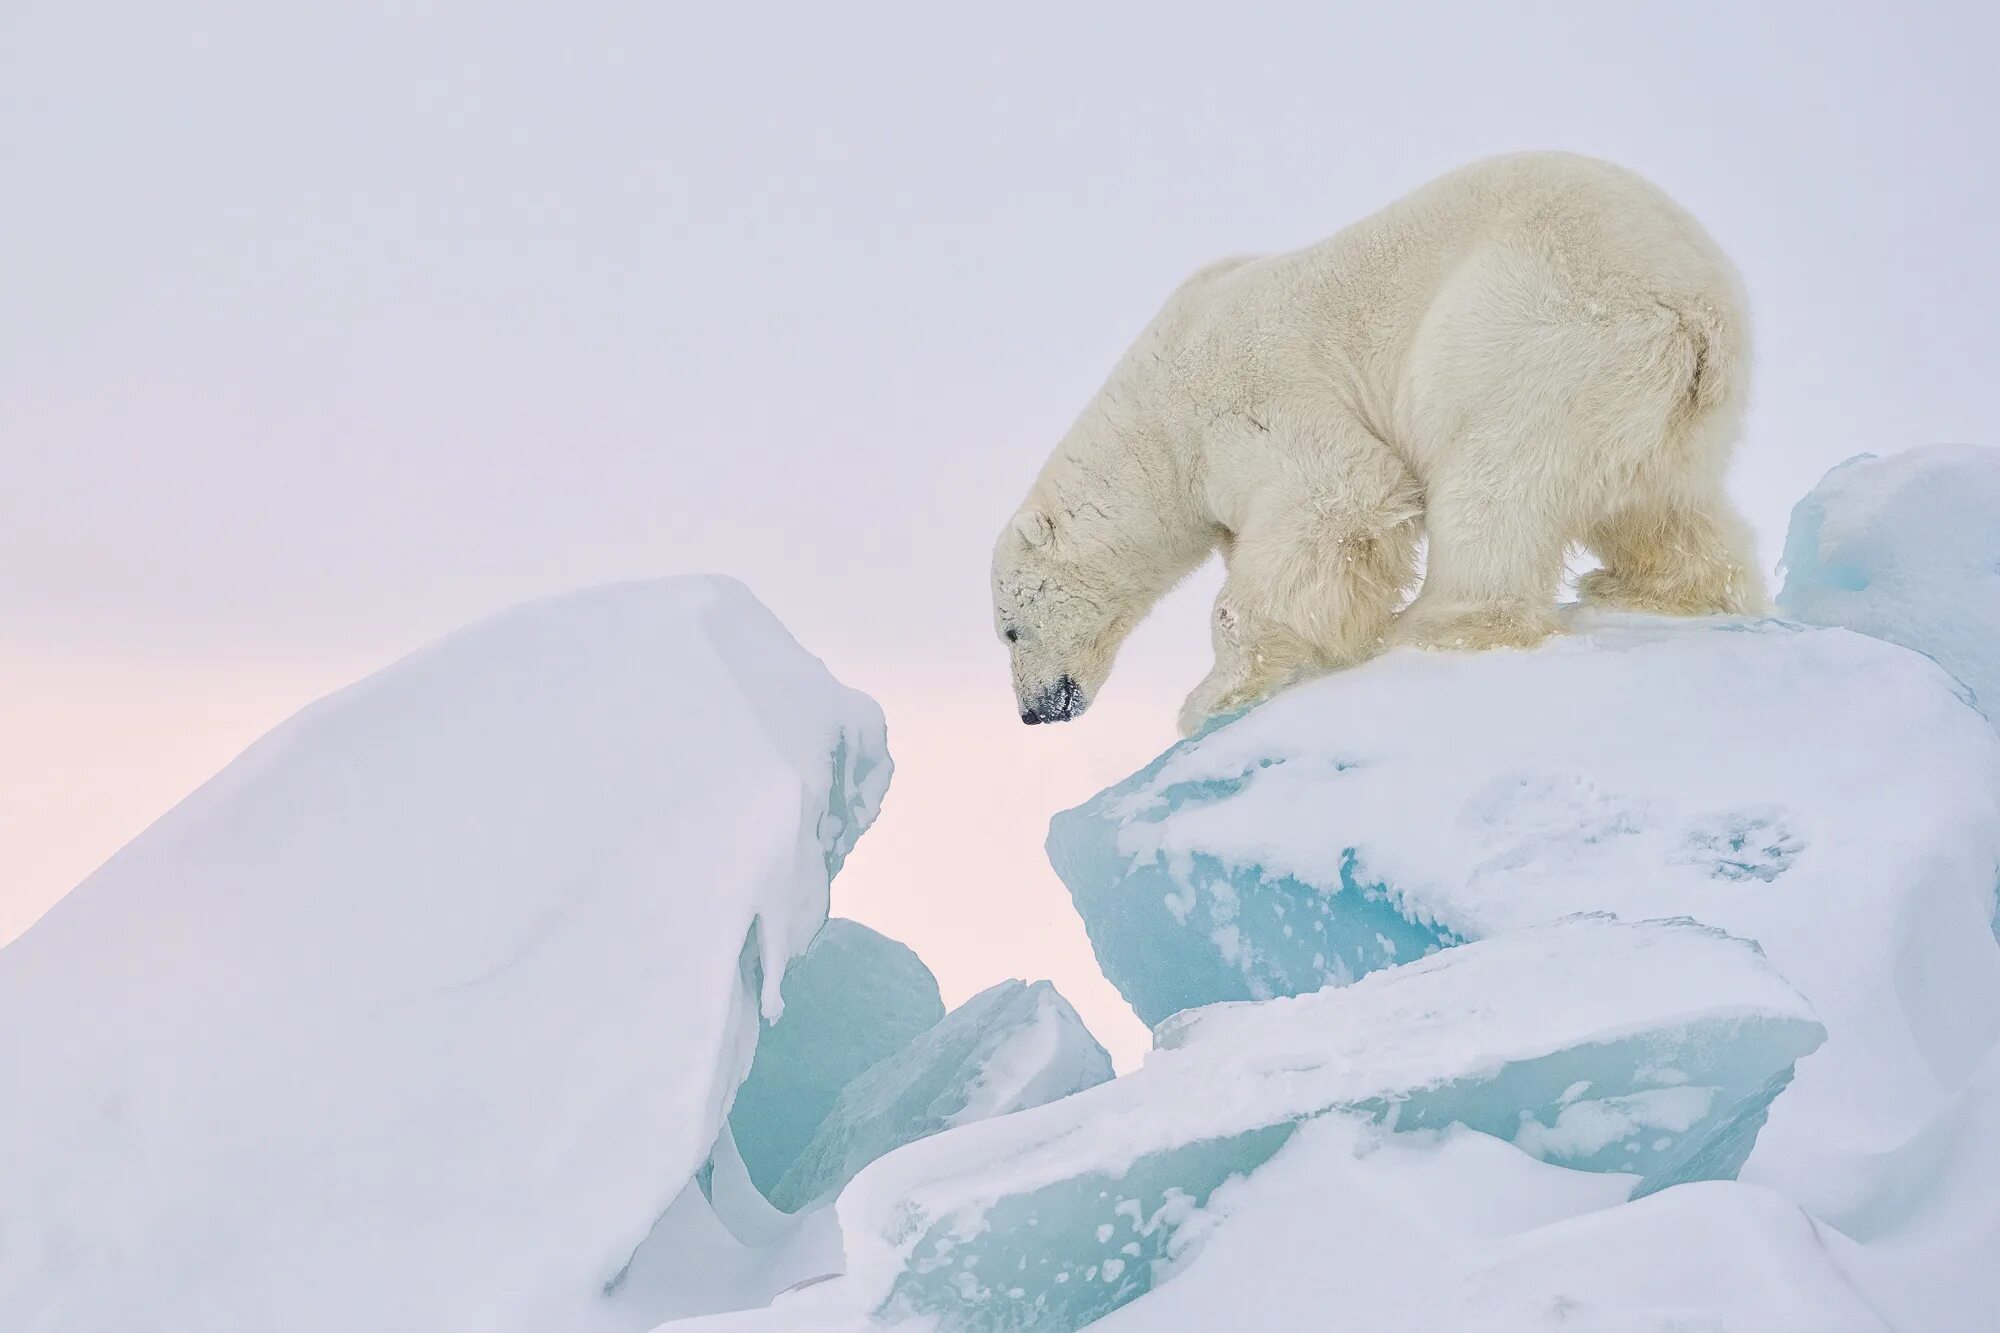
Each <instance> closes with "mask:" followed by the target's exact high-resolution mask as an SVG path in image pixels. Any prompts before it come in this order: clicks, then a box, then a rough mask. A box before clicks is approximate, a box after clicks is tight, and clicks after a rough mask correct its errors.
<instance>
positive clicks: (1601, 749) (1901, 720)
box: [1050, 615, 2000, 1203]
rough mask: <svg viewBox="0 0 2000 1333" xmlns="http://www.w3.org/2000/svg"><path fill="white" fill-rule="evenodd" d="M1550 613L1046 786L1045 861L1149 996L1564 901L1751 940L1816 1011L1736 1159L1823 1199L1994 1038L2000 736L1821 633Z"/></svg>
mask: <svg viewBox="0 0 2000 1333" xmlns="http://www.w3.org/2000/svg"><path fill="white" fill-rule="evenodd" d="M1570 628H1571V632H1570V633H1568V634H1565V635H1562V636H1559V637H1557V638H1554V639H1552V640H1550V641H1549V642H1548V643H1547V644H1545V645H1543V646H1542V647H1540V648H1538V649H1536V650H1534V651H1532V652H1505V651H1502V652H1490V653H1480V654H1472V655H1457V654H1445V653H1421V652H1413V651H1398V652H1392V653H1389V654H1387V655H1385V656H1383V657H1381V658H1378V659H1377V660H1375V661H1373V662H1370V663H1368V664H1367V665H1365V666H1362V667H1359V668H1356V669H1355V670H1352V671H1348V672H1344V673H1341V674H1339V675H1336V676H1332V677H1328V678H1326V679H1323V680H1319V681H1315V682H1312V683H1309V684H1306V685H1302V686H1300V687H1298V688H1296V689H1294V690H1291V691H1288V692H1286V693H1284V694H1282V695H1280V696H1278V697H1277V698H1275V699H1273V700H1271V701H1270V702H1268V703H1266V704H1264V705H1263V706H1261V707H1259V708H1257V709H1255V710H1254V711H1252V712H1251V713H1249V714H1247V715H1246V716H1244V717H1242V718H1240V719H1238V720H1236V721H1234V722H1232V723H1229V724H1227V725H1224V726H1222V727H1219V728H1217V729H1216V730H1214V731H1211V732H1210V733H1208V734H1207V735H1205V736H1202V737H1200V738H1198V739H1195V740H1191V741H1187V742H1183V743H1182V744H1180V745H1177V746H1175V747H1174V748H1173V749H1172V750H1171V751H1169V752H1168V753H1167V754H1166V755H1165V756H1163V757H1162V758H1161V759H1160V760H1159V761H1158V762H1156V763H1154V764H1153V765H1151V766H1149V767H1148V768H1147V769H1146V770H1145V771H1144V772H1143V773H1141V774H1139V775H1138V776H1136V777H1135V778H1133V779H1131V780H1129V781H1128V782H1126V783H1123V784H1121V785H1119V786H1118V787H1114V788H1112V789H1111V790H1109V791H1107V792H1105V793H1103V794H1101V795H1100V796H1098V797H1097V798H1095V799H1094V800H1092V801H1091V802H1089V803H1088V804H1087V805H1085V806H1083V807H1081V808H1079V809H1077V810H1074V811H1070V812H1067V813H1065V814H1063V815H1059V816H1058V817H1057V819H1056V821H1055V824H1054V827H1053V830H1052V832H1051V835H1050V854H1051V857H1052V859H1053V860H1054V862H1055V864H1056V867H1057V869H1058V871H1059V872H1060V873H1061V874H1062V876H1063V878H1064V880H1065V881H1066V882H1067V883H1068V884H1069V886H1070V888H1071V891H1072V893H1073V894H1074V895H1075V898H1076V902H1077V905H1078V907H1079V909H1080V910H1081V911H1082V913H1083V915H1084V918H1085V921H1086V924H1087V925H1088V926H1089V928H1090V932H1091V937H1092V942H1093V944H1094V945H1095V946H1096V948H1097V950H1098V955H1099V958H1100V959H1101V960H1102V962H1103V964H1104V967H1105V971H1106V973H1107V975H1109V976H1110V978H1111V979H1112V981H1113V982H1115V983H1116V984H1117V985H1118V987H1119V989H1120V990H1121V991H1122V992H1123V993H1124V994H1125V996H1126V998H1127V999H1128V1000H1130V1001H1131V1002H1132V1004H1133V1007H1134V1008H1135V1009H1137V1010H1138V1011H1139V1013H1140V1015H1141V1017H1143V1018H1147V1019H1149V1020H1154V1021H1157V1020H1158V1019H1160V1018H1162V1017H1164V1016H1165V1014H1166V1013H1167V1012H1171V1011H1172V1010H1174V1009H1177V1008H1179V1007H1181V1006H1183V1005H1186V1004H1189V1003H1192V1002H1195V1001H1198V1000H1205V999H1234V998H1240V997H1245V996H1248V997H1259V996H1262V995H1265V994H1271V993H1282V992H1285V991H1296V990H1303V989H1307V988H1310V987H1312V986H1316V985H1319V984H1321V983H1323V982H1342V981H1346V980H1348V979H1349V977H1350V976H1352V975H1353V974H1355V973H1357V972H1362V971H1365V970H1367V969H1368V968H1370V967H1379V966H1382V965H1384V964H1387V963H1391V962H1394V961H1398V960H1401V959H1406V958H1408V957H1409V956H1411V954H1412V953H1420V952H1422V951H1423V950H1424V949H1427V948H1433V947H1436V946H1438V945H1440V944H1444V943H1447V942H1449V941H1450V940H1452V939H1479V938H1486V937H1492V936H1496V935H1500V934H1504V933H1505V932H1507V931H1510V930H1516V929H1519V928H1522V927H1524V926H1529V925H1533V924H1536V923H1538V922H1547V921H1552V920H1555V919H1557V918H1560V917H1563V916H1566V915H1570V914H1572V913H1577V912H1596V911H1604V912H1610V913H1613V914H1615V915H1617V916H1619V917H1622V918H1625V919H1628V920H1642V919H1648V918H1663V917H1677V916H1686V917H1692V918H1694V919H1696V920H1698V921H1701V922H1704V923H1706V924H1709V925H1712V926H1716V927H1718V928H1720V929H1722V930H1725V931H1728V932H1729V933H1730V934H1732V935H1736V936H1739V937H1741V938H1745V939H1751V940H1755V941H1758V942H1759V943H1760V944H1761V945H1762V947H1763V948H1764V950H1765V952H1766V953H1767V954H1768V955H1769V957H1770V960H1771V962H1772V964H1773V965H1774V966H1775V967H1776V968H1777V970H1778V971H1779V972H1780V973H1781V974H1783V976H1784V977H1785V978H1786V980H1788V981H1789V982H1791V983H1792V984H1793V985H1795V986H1797V987H1798V989H1799V990H1800V991H1801V992H1802V993H1804V994H1805V996H1806V997H1807V998H1808V999H1809V1000H1810V1001H1811V1002H1812V1005H1813V1008H1814V1010H1815V1011H1816V1012H1817V1014H1818V1015H1819V1018H1820V1020H1821V1021H1822V1022H1824V1023H1825V1024H1826V1027H1827V1030H1828V1033H1829V1036H1828V1040H1827V1043H1826V1046H1825V1048H1824V1049H1823V1050H1821V1051H1820V1052H1819V1053H1818V1054H1816V1055H1815V1056H1814V1057H1813V1058H1812V1059H1811V1060H1809V1061H1807V1062H1805V1063H1804V1064H1803V1065H1802V1066H1801V1067H1800V1070H1799V1076H1798V1080H1797V1082H1796V1083H1795V1084H1794V1085H1793V1087H1792V1088H1791V1089H1790V1090H1789V1091H1788V1092H1787V1093H1786V1095H1785V1097H1784V1098H1783V1099H1782V1100H1781V1101H1780V1102H1779V1103H1778V1105H1777V1107H1776V1109H1775V1111H1774V1113H1773V1117H1772V1122H1771V1126H1770V1129H1769V1130H1768V1131H1767V1132H1766V1133H1765V1134H1764V1135H1763V1136H1762V1138H1761V1140H1760V1142H1759V1146H1758V1150H1757V1156H1756V1158H1755V1160H1753V1161H1752V1162H1751V1163H1750V1166H1749V1175H1750V1176H1751V1177H1753V1178H1757V1179H1761V1180H1764V1181H1766V1182H1767V1183H1771V1184H1774V1185H1777V1186H1779V1187H1780V1188H1781V1189H1783V1190H1784V1192H1786V1193H1788V1194H1790V1195H1791V1196H1792V1197H1794V1198H1798V1199H1801V1200H1804V1201H1820V1200H1824V1201H1826V1202H1828V1203H1831V1202H1833V1201H1834V1200H1835V1199H1836V1198H1837V1197H1838V1196H1839V1194H1840V1191H1841V1189H1843V1188H1844V1186H1843V1185H1842V1183H1841V1181H1842V1173H1843V1170H1844V1168H1843V1166H1842V1163H1844V1162H1849V1161H1850V1160H1858V1158H1859V1157H1861V1156H1865V1155H1866V1154H1867V1153H1868V1152H1871V1151H1883V1150H1887V1149H1888V1148H1890V1147H1893V1146H1894V1145H1896V1144H1898V1143H1900V1142H1902V1141H1903V1140H1904V1139H1906V1138H1907V1137H1908V1136H1909V1135H1911V1134H1912V1133H1914V1132H1916V1130H1917V1129H1919V1128H1921V1126H1922V1125H1923V1124H1924V1123H1925V1122H1926V1121H1928V1119H1929V1118H1930V1117H1931V1116H1932V1115H1934V1114H1936V1113H1937V1111H1938V1110H1939V1109H1940V1108H1941V1107H1942V1105H1943V1104H1944V1102H1945V1101H1946V1100H1947V1099H1948V1098H1949V1097H1950V1096H1951V1095H1952V1093H1953V1092H1954V1091H1955V1090H1956V1089H1957V1088H1958V1087H1960V1086H1962V1085H1963V1083H1964V1082H1965V1080H1966V1079H1967V1078H1968V1077H1969V1076H1970V1074H1971V1071H1972V1069H1973V1067H1974V1066H1975V1065H1976V1064H1977V1062H1978V1060H1979V1058H1980V1057H1981V1055H1982V1054H1983V1053H1984V1051H1985V1050H1986V1049H1987V1047H1988V1046H1990V1045H1991V1044H1992V1043H1993V1041H1994V1039H1995V1038H1996V1036H2000V944H1996V941H1995V938H1994V935H1993V931H1992V929H1991V924H1992V921H1993V917H1994V890H1995V883H1996V880H2000V736H1996V735H1995V733H1994V730H1993V729H1992V728H1991V727H1989V726H1987V725H1986V724H1985V723H1984V721H1983V720H1982V719H1981V718H1980V716H1979V715H1978V713H1977V712H1975V711H1974V710H1973V709H1971V708H1969V707H1967V706H1966V704H1965V702H1964V700H1963V698H1962V697H1961V693H1960V691H1959V690H1958V689H1957V687H1956V686H1955V684H1954V682H1953V681H1952V680H1951V678H1950V677H1949V676H1947V675H1946V674H1945V673H1944V672H1943V671H1942V670H1940V669H1939V668H1938V667H1937V666H1936V665H1935V664H1934V663H1932V662H1930V661H1927V660H1925V659H1924V658H1923V657H1920V656H1919V655H1917V654H1915V653H1912V652H1909V651H1908V650H1906V649H1903V648H1900V647H1897V646H1895V645H1892V644H1888V643H1883V642H1881V641H1879V640H1875V639H1871V638H1867V637H1864V636H1862V635H1859V634H1854V633H1850V632H1848V631H1845V630H1837V629H1813V628H1804V627H1800V626H1796V625H1789V624H1785V623H1782V622H1775V621H1759V622H1742V621H1679V620H1664V619H1658V618H1651V617H1640V616H1590V615H1578V616H1576V617H1575V618H1574V620H1573V621H1572V623H1571V626H1570ZM1399 922H1400V923H1401V924H1400V926H1399V925H1398V923H1399ZM1321 925H1323V926H1324V930H1321V928H1320V927H1321ZM1322 937H1325V938H1329V939H1333V940H1334V941H1335V947H1331V948H1326V947H1323V946H1322V945H1320V944H1319V943H1318V942H1317V941H1318V940H1319V939H1320V938H1322ZM1301 938H1308V939H1310V940H1312V941H1313V942H1312V943H1310V944H1307V945H1301V944H1300V943H1299V941H1300V939H1301ZM1177 972H1178V973H1180V974H1181V976H1176V975H1173V974H1174V973H1177ZM1188 976H1193V977H1199V978H1201V979H1202V980H1201V987H1202V988H1203V989H1204V990H1206V991H1208V992H1210V993H1206V994H1202V993H1190V990H1189V988H1188V985H1187V983H1186V982H1185V980H1184V979H1183V978H1184V977H1188Z"/></svg>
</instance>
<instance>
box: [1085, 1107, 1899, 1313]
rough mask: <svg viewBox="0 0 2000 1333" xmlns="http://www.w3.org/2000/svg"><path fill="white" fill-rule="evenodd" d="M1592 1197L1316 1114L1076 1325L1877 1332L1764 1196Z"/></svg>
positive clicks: (1787, 1213) (1482, 1153)
mask: <svg viewBox="0 0 2000 1333" xmlns="http://www.w3.org/2000/svg"><path fill="white" fill-rule="evenodd" d="M1603 1183H1604V1182H1603V1178H1602V1177H1594V1176H1588V1175H1580V1174H1578V1173H1575V1172H1568V1171H1562V1170H1558V1169H1555V1168H1552V1167H1548V1166H1544V1165H1541V1164H1539V1163H1536V1162H1534V1161H1532V1160H1530V1159H1528V1158H1525V1157H1523V1156H1521V1155H1520V1154H1519V1153H1516V1152H1513V1151H1512V1150H1511V1149H1509V1148H1508V1147H1507V1146H1506V1145H1505V1144H1502V1143H1499V1142H1497V1141H1495V1140H1494V1139H1491V1138H1489V1137H1486V1136H1484V1135H1480V1134H1472V1133H1467V1132H1465V1131H1462V1130H1449V1131H1445V1132H1442V1133H1439V1134H1431V1135H1423V1134H1398V1135H1385V1134H1383V1133H1382V1132H1381V1131H1380V1130H1379V1129H1376V1128H1374V1127H1371V1126H1367V1125H1358V1124H1355V1123H1354V1122H1352V1121H1351V1120H1347V1119H1345V1118H1341V1117H1326V1118H1323V1119H1320V1120H1316V1121H1314V1122H1313V1123H1311V1124H1309V1125H1306V1126H1304V1127H1302V1128H1301V1129H1300V1130H1299V1132H1298V1134H1297V1135H1295V1136H1294V1137H1293V1139H1292V1141H1291V1142H1290V1143H1287V1144H1286V1145H1285V1147H1284V1148H1283V1149H1282V1150H1281V1151H1280V1152H1279V1153H1278V1155H1277V1156H1276V1157H1274V1158H1273V1159H1272V1160H1271V1161H1270V1162H1269V1163H1268V1164H1267V1165H1266V1166H1265V1167H1264V1168H1263V1169H1261V1170H1259V1171H1258V1172H1257V1173H1256V1174H1254V1175H1252V1176H1250V1177H1249V1178H1247V1179H1243V1180H1235V1181H1231V1182H1229V1183H1228V1184H1226V1185H1224V1186H1223V1187H1222V1188H1221V1189H1219V1190H1217V1191H1216V1192H1215V1194H1214V1196H1213V1197H1212V1198H1211V1200H1210V1202H1209V1205H1208V1206H1207V1207H1206V1208H1204V1209H1203V1210H1202V1211H1201V1213H1200V1214H1198V1215H1195V1216H1191V1217H1190V1218H1189V1220H1188V1221H1187V1223H1186V1224H1185V1225H1184V1226H1183V1228H1182V1236H1183V1238H1184V1243H1183V1244H1182V1245H1181V1246H1180V1247H1178V1249H1177V1250H1176V1252H1175V1253H1174V1255H1173V1256H1172V1258H1171V1260H1170V1261H1169V1264H1168V1268H1169V1271H1170V1272H1171V1277H1170V1278H1169V1280H1168V1281H1167V1282H1166V1283H1165V1284H1164V1285H1163V1286H1162V1287H1161V1288H1160V1289H1158V1290H1156V1291H1154V1292H1152V1293H1150V1294H1148V1295H1146V1296H1144V1297H1142V1298H1140V1299H1139V1300H1136V1301H1134V1302H1133V1303H1132V1304H1130V1305H1128V1306H1126V1307H1125V1308H1124V1309H1122V1310H1119V1311H1117V1312H1116V1313H1114V1314H1112V1315H1110V1316H1109V1317H1108V1318H1106V1319H1104V1320H1102V1321H1100V1322H1098V1323H1096V1324H1093V1325H1092V1326H1091V1328H1092V1331H1093V1333H1097V1331H1098V1330H1102V1333H1214V1330H1217V1329H1231V1328H1241V1329H1308V1328H1354V1329H1366V1330H1368V1331H1369V1333H1438V1331H1439V1330H1446V1329H1448V1330H1451V1331H1452V1333H1578V1330H1592V1331H1594V1333H1692V1330H1697V1329H1699V1330H1704V1331H1705V1333H1778V1331H1779V1330H1806V1329H1810V1330H1812V1331H1813V1333H1889V1329H1890V1327H1891V1326H1890V1325H1889V1324H1887V1323H1885V1322H1884V1321H1883V1320H1882V1318H1881V1317H1880V1316H1879V1315H1877V1314H1876V1313H1875V1312H1874V1311H1873V1310H1872V1309H1870V1308H1869V1304H1868V1302H1867V1301H1866V1300H1865V1299H1864V1298H1862V1297H1861V1296H1860V1295H1858V1294H1857V1293H1856V1291H1855V1290H1854V1286H1853V1282H1852V1278H1851V1276H1850V1275H1849V1274H1848V1273H1847V1272H1846V1271H1845V1269H1844V1268H1843V1260H1851V1259H1852V1257H1853V1255H1854V1253H1855V1251H1856V1248H1857V1247H1855V1246H1853V1245H1850V1244H1847V1243H1845V1242H1844V1241H1843V1238H1842V1237H1841V1236H1839V1235H1838V1234H1837V1233H1835V1232H1833V1231H1832V1230H1831V1229H1830V1228H1827V1227H1825V1226H1821V1225H1818V1224H1816V1223H1815V1222H1814V1221H1813V1220H1812V1219H1811V1218H1809V1217H1807V1216H1806V1215H1805V1213H1803V1212H1802V1211H1800V1210H1799V1208H1798V1207H1797V1206H1796V1205H1793V1204H1791V1203H1789V1202H1787V1201H1786V1200H1784V1199H1782V1198H1780V1197H1779V1196H1777V1195H1775V1194H1772V1193H1770V1192H1769V1191H1767V1190H1762V1189H1758V1188H1756V1187H1755V1186H1750V1185H1742V1184H1736V1183H1730V1182H1712V1183H1706V1184H1697V1185H1688V1186H1684V1187H1682V1188H1680V1189H1675V1190H1669V1191H1667V1192H1665V1193H1663V1194H1654V1195H1650V1196H1648V1197H1647V1198H1644V1199H1641V1200H1638V1201H1636V1202H1633V1203H1623V1204H1620V1203H1616V1202H1615V1201H1614V1200H1611V1199H1608V1198H1607V1197H1606V1196H1605V1191H1604V1189H1603ZM1898 1327H1903V1326H1902V1325H1898ZM1907 1327H1910V1328H1925V1329H1931V1328H1933V1327H1934V1326H1933V1325H1929V1324H1912V1325H1908V1326H1907Z"/></svg>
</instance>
